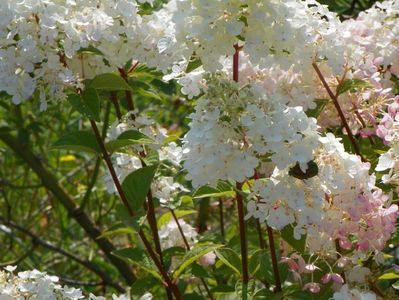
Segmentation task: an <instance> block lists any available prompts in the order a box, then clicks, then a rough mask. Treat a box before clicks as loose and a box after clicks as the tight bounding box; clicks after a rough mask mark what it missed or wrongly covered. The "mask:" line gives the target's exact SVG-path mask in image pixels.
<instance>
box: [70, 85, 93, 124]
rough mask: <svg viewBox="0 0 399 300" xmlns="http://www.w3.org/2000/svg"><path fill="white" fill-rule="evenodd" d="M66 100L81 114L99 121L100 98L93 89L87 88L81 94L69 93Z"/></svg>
mask: <svg viewBox="0 0 399 300" xmlns="http://www.w3.org/2000/svg"><path fill="white" fill-rule="evenodd" d="M68 102H69V103H70V104H71V105H72V107H73V108H74V109H75V110H76V111H78V112H80V113H81V114H82V115H83V116H85V117H87V118H89V119H93V120H96V121H97V122H100V99H99V97H98V94H97V91H96V90H95V89H93V88H89V89H87V90H85V91H84V92H83V93H82V94H81V95H80V94H76V93H71V94H69V95H68Z"/></svg>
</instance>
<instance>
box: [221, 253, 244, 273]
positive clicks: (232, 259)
mask: <svg viewBox="0 0 399 300" xmlns="http://www.w3.org/2000/svg"><path fill="white" fill-rule="evenodd" d="M215 253H216V256H217V257H218V258H219V259H220V260H221V261H222V262H223V263H224V264H225V265H226V266H228V267H229V268H230V269H232V270H233V271H234V272H236V273H237V274H238V275H240V274H241V259H240V256H239V255H238V254H237V253H236V252H235V251H234V250H233V249H230V248H222V249H218V250H216V251H215Z"/></svg>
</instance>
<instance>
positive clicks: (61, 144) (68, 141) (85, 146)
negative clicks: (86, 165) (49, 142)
mask: <svg viewBox="0 0 399 300" xmlns="http://www.w3.org/2000/svg"><path fill="white" fill-rule="evenodd" d="M52 148H53V149H62V150H74V151H79V152H88V153H94V154H100V153H101V150H100V147H99V145H98V143H97V140H96V137H95V136H94V134H93V133H91V132H89V131H76V132H71V133H68V134H66V135H64V136H63V137H61V138H60V139H59V140H58V141H56V142H55V143H54V144H53V146H52Z"/></svg>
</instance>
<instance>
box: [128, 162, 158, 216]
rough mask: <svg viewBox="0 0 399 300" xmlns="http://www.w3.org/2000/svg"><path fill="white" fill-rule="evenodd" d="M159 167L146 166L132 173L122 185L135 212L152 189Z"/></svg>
mask: <svg viewBox="0 0 399 300" xmlns="http://www.w3.org/2000/svg"><path fill="white" fill-rule="evenodd" d="M157 168H158V166H157V165H154V166H146V167H143V168H141V169H138V170H136V171H134V172H132V173H130V174H129V175H128V176H127V177H126V178H125V180H124V181H123V183H122V189H123V191H124V192H125V195H126V197H127V199H128V201H129V204H130V206H131V208H132V209H133V210H137V209H140V208H141V207H142V206H143V203H144V201H145V199H146V197H147V194H148V191H149V190H150V187H151V182H152V179H153V178H154V175H155V172H156V170H157Z"/></svg>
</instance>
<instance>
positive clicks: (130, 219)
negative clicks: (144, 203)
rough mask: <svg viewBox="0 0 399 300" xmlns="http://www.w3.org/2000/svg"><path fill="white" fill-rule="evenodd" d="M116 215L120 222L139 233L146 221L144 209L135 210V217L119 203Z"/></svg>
mask: <svg viewBox="0 0 399 300" xmlns="http://www.w3.org/2000/svg"><path fill="white" fill-rule="evenodd" d="M115 210H116V214H117V216H118V218H119V220H120V221H122V223H123V224H125V225H126V226H128V227H130V228H133V229H135V230H136V231H139V230H140V228H141V226H142V225H143V224H144V222H145V219H146V216H147V214H146V212H145V211H144V209H143V208H142V207H140V208H139V209H136V210H135V215H134V216H131V215H130V213H129V211H128V209H127V208H126V207H125V206H124V205H123V204H120V203H118V204H117V205H116V206H115Z"/></svg>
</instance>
